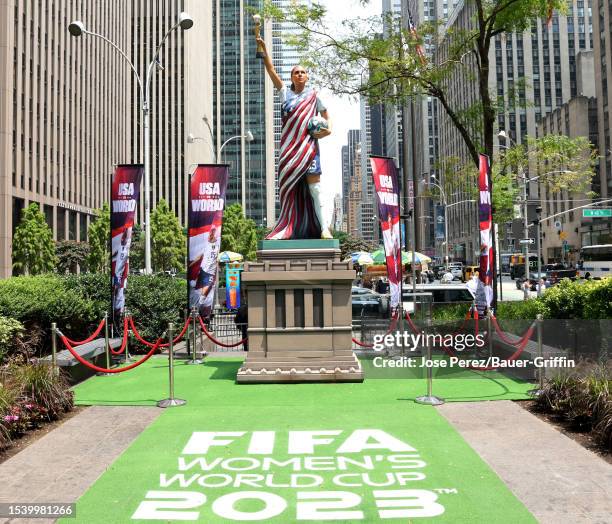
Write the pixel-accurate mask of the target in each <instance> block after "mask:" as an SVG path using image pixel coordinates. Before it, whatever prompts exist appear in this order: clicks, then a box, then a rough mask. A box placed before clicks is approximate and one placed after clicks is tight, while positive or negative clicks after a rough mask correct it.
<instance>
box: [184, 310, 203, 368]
mask: <svg viewBox="0 0 612 524" xmlns="http://www.w3.org/2000/svg"><path fill="white" fill-rule="evenodd" d="M198 315H199V313H198V308H197V307H193V308H191V325H192V328H191V344H192V347H191V351H192V353H191V360H188V361H187V364H190V365H194V364H201V363H202V361H201V360H200V359H198V358H196V356H197V355H196V341H197V336H198V334H197V332H196V322H197V320H198Z"/></svg>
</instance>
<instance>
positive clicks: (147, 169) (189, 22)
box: [68, 12, 193, 275]
mask: <svg viewBox="0 0 612 524" xmlns="http://www.w3.org/2000/svg"><path fill="white" fill-rule="evenodd" d="M192 27H193V18H191V16H189V15H188V14H187V13H184V12H183V13H181V14H180V15H179V17H178V20H177V22H176V23H175V24H174V25H173V26H172V27H171V28H170V29H168V31H167V32H166V34H165V35H164V37H163V38H162V39H161V42H160V43H159V44H158V46H157V47H156V48H155V53H154V54H153V58H152V59H151V62H150V63H149V65H148V66H147V72H146V76H145V79H144V86H143V79H142V78H141V76H140V75H139V74H138V71H137V70H136V67H135V66H134V64H133V63H132V61H131V60H130V59H129V58H128V56H127V55H126V54H125V52H124V51H123V50H122V49H121V48H119V46H117V44H115V43H114V42H112V41H111V40H109V39H108V38H106V37H105V36H103V35H100V34H98V33H94V32H93V31H89V30H87V29H86V28H85V24H84V23H83V22H81V21H80V20H75V21H74V22H72V23H71V24H70V25H69V26H68V32H69V33H70V34H71V35H72V36H74V37H79V36H82V35H89V36H95V37H97V38H100V39H102V40H104V41H105V42H106V43H107V44H109V45H110V46H111V47H113V48H114V49H115V50H116V51H117V52H118V53H119V54H120V55H121V56H122V57H123V58H124V59H125V61H126V62H127V63H128V64H129V66H130V68H131V69H132V71H133V72H134V75H135V76H136V81H137V82H138V87H139V90H140V108H141V111H142V130H143V136H144V184H145V188H144V212H145V216H144V230H145V273H146V274H148V275H150V274H151V273H152V270H151V224H150V222H151V195H150V193H151V160H150V158H149V157H150V149H151V133H150V128H149V119H150V111H151V103H150V101H151V93H150V88H151V77H152V73H153V69H154V68H155V69H160V68H161V69H163V68H162V67H161V64H160V62H159V60H158V56H159V52H160V51H161V48H162V47H163V45H164V44H165V43H166V40H167V38H168V36H169V35H170V33H172V31H174V30H175V29H179V28H180V29H182V30H183V31H186V30H187V29H191V28H192Z"/></svg>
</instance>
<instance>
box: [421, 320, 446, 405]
mask: <svg viewBox="0 0 612 524" xmlns="http://www.w3.org/2000/svg"><path fill="white" fill-rule="evenodd" d="M426 325H427V332H430V331H431V314H429V315H428V318H427V319H426ZM425 347H426V349H427V361H428V362H429V365H427V395H424V396H420V397H417V398H415V399H414V401H415V402H416V403H417V404H427V405H429V406H440V405H441V404H444V399H442V398H439V397H436V396H435V395H434V394H433V371H432V368H431V345H430V344H429V341H428V340H427V337H426V338H425Z"/></svg>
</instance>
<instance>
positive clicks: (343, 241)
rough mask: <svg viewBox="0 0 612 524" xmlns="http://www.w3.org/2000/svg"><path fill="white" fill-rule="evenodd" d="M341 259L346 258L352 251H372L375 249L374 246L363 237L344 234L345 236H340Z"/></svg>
mask: <svg viewBox="0 0 612 524" xmlns="http://www.w3.org/2000/svg"><path fill="white" fill-rule="evenodd" d="M339 240H340V260H345V259H346V258H347V257H349V256H350V254H351V253H355V252H357V251H366V252H367V253H371V252H372V251H374V249H375V248H374V246H373V245H372V244H370V243H369V242H368V241H366V240H364V239H363V238H361V237H354V236H352V235H347V234H346V233H345V234H344V238H340V239H339Z"/></svg>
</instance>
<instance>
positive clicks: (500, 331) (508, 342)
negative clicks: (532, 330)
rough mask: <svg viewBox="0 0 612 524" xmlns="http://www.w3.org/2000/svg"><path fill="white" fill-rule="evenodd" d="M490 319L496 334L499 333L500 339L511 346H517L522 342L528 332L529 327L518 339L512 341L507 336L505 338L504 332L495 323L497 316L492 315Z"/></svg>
mask: <svg viewBox="0 0 612 524" xmlns="http://www.w3.org/2000/svg"><path fill="white" fill-rule="evenodd" d="M491 321H492V322H493V327H494V328H495V330H496V331H497V334H498V335H499V338H500V339H501V340H502V342H505V343H506V344H510V345H511V346H519V345H520V344H522V343H523V340H524V339H525V337H526V336H527V335H528V334H529V329H528V330H527V331H526V332H525V334H524V335H523V336H521V337H520V338H519V339H518V340H515V341H512V340H510V339H509V338H507V337H506V335H505V334H504V332H503V331H502V329H501V327H500V326H499V324H498V323H497V318H495V317H494V316H491Z"/></svg>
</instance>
